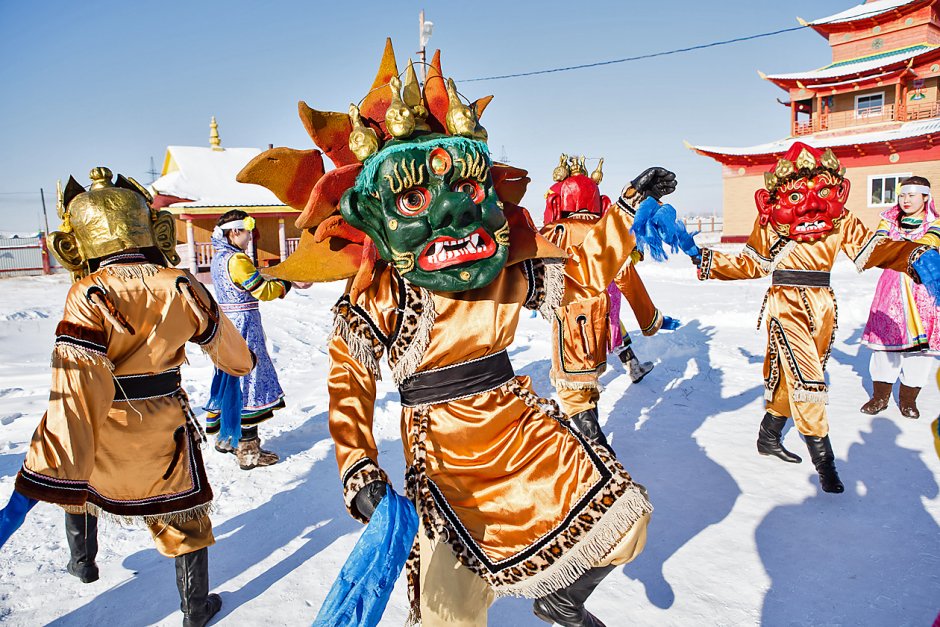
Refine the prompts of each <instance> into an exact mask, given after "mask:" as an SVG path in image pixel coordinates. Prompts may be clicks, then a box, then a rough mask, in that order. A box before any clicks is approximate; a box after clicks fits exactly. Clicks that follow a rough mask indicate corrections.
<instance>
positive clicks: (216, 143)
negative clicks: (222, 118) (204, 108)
mask: <svg viewBox="0 0 940 627" xmlns="http://www.w3.org/2000/svg"><path fill="white" fill-rule="evenodd" d="M209 145H210V146H212V150H225V149H224V148H222V140H221V139H219V123H218V122H216V121H215V116H214V115H213V116H212V120H211V121H210V122H209Z"/></svg>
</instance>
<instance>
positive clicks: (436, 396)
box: [398, 350, 516, 407]
mask: <svg viewBox="0 0 940 627" xmlns="http://www.w3.org/2000/svg"><path fill="white" fill-rule="evenodd" d="M514 376H516V373H514V372H513V370H512V364H511V363H510V362H509V355H507V354H506V351H505V350H502V351H499V352H498V353H494V354H492V355H487V356H486V357H483V358H481V359H475V360H473V361H465V362H463V363H460V364H456V365H454V366H447V367H444V368H438V369H437V370H428V371H425V372H419V373H417V374H415V375H412V376H410V377H408V378H407V379H405V381H404V382H403V383H402V384H401V387H399V388H398V391H399V393H400V394H401V404H402V405H404V406H405V407H414V406H416V405H425V404H433V403H443V402H446V401H452V400H455V399H458V398H465V397H468V396H473V395H474V394H479V393H480V392H486V391H487V390H492V389H494V388H498V387H499V386H501V385H502V384H504V383H506V382H507V381H509V380H511V379H512V378H513V377H514Z"/></svg>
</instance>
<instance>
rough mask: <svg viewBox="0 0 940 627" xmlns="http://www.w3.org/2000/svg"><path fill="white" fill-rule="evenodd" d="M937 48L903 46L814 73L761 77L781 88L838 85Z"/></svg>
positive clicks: (814, 71) (932, 46)
mask: <svg viewBox="0 0 940 627" xmlns="http://www.w3.org/2000/svg"><path fill="white" fill-rule="evenodd" d="M938 48H940V46H938V45H935V44H927V43H920V44H915V45H913V46H905V47H904V48H896V49H894V50H885V51H883V52H877V53H875V54H869V55H866V56H864V57H859V58H857V59H849V60H846V61H838V62H836V63H830V64H829V65H826V66H823V67H821V68H819V69H816V70H809V71H806V72H793V73H790V74H768V75H765V76H764V77H765V78H766V79H767V80H769V81H771V82H773V83H774V84H775V85H777V86H779V87H781V88H783V89H790V88H792V87H795V86H796V81H801V82H812V81H826V82H829V83H832V82H841V81H843V80H847V79H851V78H852V77H858V76H863V75H865V74H868V73H876V72H883V71H885V70H886V69H888V68H890V67H891V66H898V67H900V66H901V65H902V64H904V63H906V62H912V61H913V60H914V59H917V58H919V57H924V56H927V55H931V54H932V53H933V52H934V51H936V50H937V49H938ZM833 79H836V81H833Z"/></svg>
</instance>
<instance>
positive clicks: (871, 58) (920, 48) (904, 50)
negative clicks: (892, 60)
mask: <svg viewBox="0 0 940 627" xmlns="http://www.w3.org/2000/svg"><path fill="white" fill-rule="evenodd" d="M935 47H936V46H930V45H928V44H917V45H916V46H908V47H907V48H899V49H897V50H889V51H888V52H879V53H878V54H872V55H869V56H867V57H859V58H858V59H848V60H846V61H839V62H838V63H832V64H830V65H827V66H826V67H821V68H819V70H817V71H818V72H821V71H823V70H831V69H832V68H837V67H843V66H845V65H854V64H856V63H867V62H868V61H874V60H875V59H885V58H887V57H894V56H898V55H902V54H907V53H910V52H926V51H927V50H932V49H933V48H935Z"/></svg>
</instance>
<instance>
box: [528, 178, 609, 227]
mask: <svg viewBox="0 0 940 627" xmlns="http://www.w3.org/2000/svg"><path fill="white" fill-rule="evenodd" d="M608 207H610V198H608V197H607V196H603V195H601V190H600V187H598V186H597V183H595V182H594V180H593V179H592V178H591V177H589V176H586V175H584V174H574V175H572V176H569V177H568V178H566V179H564V180H563V181H559V182H558V183H555V184H554V185H552V186H551V187H550V188H549V189H548V194H547V195H546V197H545V222H544V223H545V224H551V223H552V222H557V221H558V220H560V219H561V218H567V217H569V216H571V215H572V214H574V213H581V214H588V215H592V216H595V217H598V218H599V217H601V216H602V215H603V214H604V212H605V211H607V208H608Z"/></svg>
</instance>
